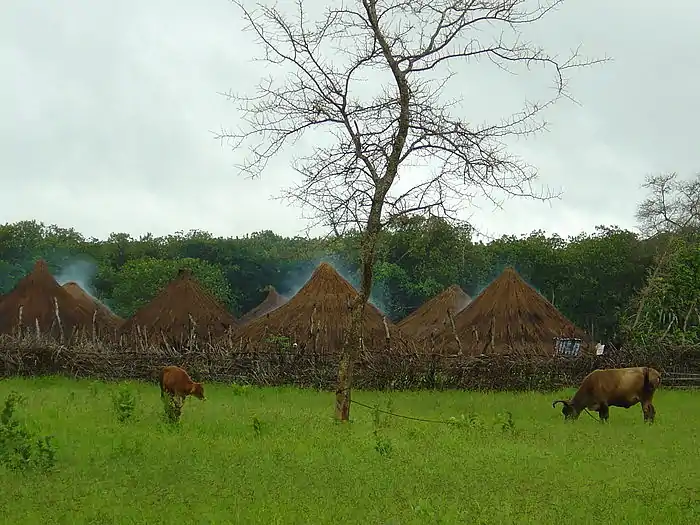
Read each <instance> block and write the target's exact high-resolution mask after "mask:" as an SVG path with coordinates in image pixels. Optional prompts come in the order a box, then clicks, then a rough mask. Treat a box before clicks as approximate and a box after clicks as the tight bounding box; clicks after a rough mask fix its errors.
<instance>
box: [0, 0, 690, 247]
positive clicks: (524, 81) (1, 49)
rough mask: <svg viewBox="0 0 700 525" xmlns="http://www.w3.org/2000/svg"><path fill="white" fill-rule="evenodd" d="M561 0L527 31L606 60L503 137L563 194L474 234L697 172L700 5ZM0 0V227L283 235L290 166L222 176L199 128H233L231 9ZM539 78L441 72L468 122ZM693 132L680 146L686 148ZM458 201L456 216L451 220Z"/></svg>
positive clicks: (294, 217)
mask: <svg viewBox="0 0 700 525" xmlns="http://www.w3.org/2000/svg"><path fill="white" fill-rule="evenodd" d="M643 4H644V2H641V3H640V2H639V1H636V2H634V1H632V0H618V1H616V2H604V1H603V0H590V1H588V2H574V1H573V0H571V1H569V2H567V3H565V5H564V6H563V7H562V8H561V9H560V10H559V12H557V13H555V14H554V15H552V17H551V18H550V19H549V20H548V21H547V20H545V21H544V22H543V23H542V24H540V25H539V26H537V28H533V30H532V31H531V32H530V33H531V34H529V36H530V37H531V38H532V39H534V40H537V41H540V42H542V43H543V44H545V45H546V46H547V47H548V48H552V49H555V50H560V51H561V52H566V51H567V50H568V49H569V48H571V47H575V46H576V45H578V44H579V43H581V42H583V43H584V47H583V50H584V52H586V53H590V54H593V55H603V54H605V53H608V54H609V55H612V56H613V57H614V59H615V61H614V62H611V63H609V64H606V65H603V66H597V67H595V68H592V69H588V70H582V71H580V72H577V73H576V74H575V75H574V79H573V81H572V84H571V88H572V91H573V93H574V95H575V96H576V97H577V98H578V99H579V100H580V101H581V102H582V104H583V105H582V107H577V106H574V105H572V104H566V103H562V104H560V105H559V106H558V107H556V108H555V109H554V110H552V111H551V112H549V113H548V115H547V117H548V120H551V121H552V127H551V129H552V131H551V132H549V133H546V134H543V135H540V136H539V137H538V138H537V139H534V140H529V141H527V142H525V143H517V144H515V145H514V148H515V150H516V151H518V152H521V153H523V155H525V156H526V158H527V160H528V161H530V162H531V163H532V164H534V165H535V166H537V167H538V168H539V169H540V172H541V178H542V182H544V183H546V184H548V185H550V186H552V187H553V188H554V189H563V190H564V191H565V194H564V198H563V200H562V201H557V202H554V203H552V204H551V206H550V205H546V204H538V203H530V202H523V201H510V202H507V203H506V204H505V210H503V211H497V212H494V211H492V209H491V207H489V205H488V204H485V203H481V204H482V205H483V206H482V208H481V209H476V210H475V211H474V210H472V211H473V212H474V213H473V218H474V220H475V222H476V224H477V226H478V227H479V228H480V229H482V230H485V231H486V232H489V233H491V234H496V233H504V232H512V233H520V232H527V231H530V230H532V229H533V228H544V229H546V230H549V231H559V232H560V233H562V234H564V235H566V234H573V233H577V232H579V231H581V230H583V229H587V230H590V229H592V227H593V226H594V225H596V224H600V223H617V224H620V225H622V226H627V227H633V226H634V219H633V214H634V208H635V205H636V202H637V201H638V200H639V199H640V198H641V197H642V194H641V191H640V190H639V185H640V183H641V182H642V178H643V176H644V175H645V174H646V173H650V172H657V171H664V170H678V171H680V172H681V173H690V172H693V171H695V170H696V169H697V167H698V166H697V157H696V155H695V147H694V142H695V141H694V137H695V135H696V133H695V130H694V125H693V119H692V116H693V115H694V114H695V113H697V110H698V102H697V98H696V95H695V94H694V91H695V89H694V87H695V86H696V85H697V79H696V78H695V77H696V73H695V71H700V68H698V67H697V66H698V65H700V64H698V60H699V59H698V58H697V57H696V55H695V54H694V50H695V49H697V44H698V37H697V36H695V35H697V32H696V30H695V26H696V25H697V24H696V21H697V20H698V18H699V16H700V6H697V5H696V4H695V3H690V2H689V1H682V2H674V3H672V4H669V5H668V6H666V8H665V11H664V13H663V17H662V18H661V19H660V18H659V14H658V12H657V11H656V10H653V9H650V8H648V9H645V8H642V6H643ZM106 6H107V4H100V3H95V2H88V1H86V0H66V1H64V2H61V3H47V2H39V1H38V0H30V1H24V2H12V3H11V4H10V5H9V6H6V7H4V8H3V16H2V17H0V66H1V67H2V70H3V72H4V75H3V77H4V79H6V81H5V82H3V83H2V84H0V104H2V106H3V110H2V114H3V118H2V119H0V163H1V164H0V170H1V171H0V173H2V175H1V177H2V182H3V188H4V190H5V191H4V194H5V195H4V197H5V198H4V199H3V206H2V209H0V222H5V221H14V220H20V219H26V218H37V219H40V220H43V221H45V222H50V223H59V224H61V225H63V226H75V227H76V228H77V229H79V230H80V231H83V232H84V233H86V234H88V235H95V236H99V237H106V235H108V233H109V232H110V231H129V232H132V233H134V234H142V233H145V232H147V231H151V232H153V233H155V234H165V233H168V232H172V231H175V230H181V229H184V230H187V229H190V228H199V229H205V230H209V231H211V232H213V233H214V234H221V235H236V234H239V235H240V234H245V233H247V232H251V231H254V230H260V229H272V230H275V231H276V232H278V233H282V234H296V233H298V232H299V231H300V230H301V229H302V228H303V227H304V223H303V222H300V220H299V216H300V213H299V212H298V211H297V210H294V209H291V208H288V207H286V206H284V205H283V204H282V203H279V202H273V201H270V199H269V197H270V195H274V194H277V193H278V192H279V189H280V188H281V187H282V186H286V185H288V184H289V183H290V177H294V176H295V175H294V173H293V172H292V170H291V169H290V167H289V165H288V161H289V158H288V157H282V158H280V159H278V160H277V161H276V162H275V163H274V165H272V166H271V169H270V170H269V171H268V172H267V173H266V174H265V175H264V176H263V178H262V179H260V180H253V181H251V180H247V179H244V178H242V177H240V176H237V175H236V173H235V171H234V169H233V167H232V165H233V164H234V163H235V162H236V161H238V160H240V159H239V157H238V155H237V154H236V153H234V152H231V151H229V150H228V149H227V148H225V147H224V148H221V147H220V146H219V144H218V143H217V142H215V141H214V140H213V139H212V136H211V135H210V133H209V130H214V129H218V128H219V127H220V126H234V125H235V124H236V115H235V113H234V112H233V108H232V107H231V106H230V105H229V104H228V103H227V102H226V101H225V100H224V99H223V98H222V97H221V96H219V95H217V93H216V92H217V91H227V90H228V89H230V88H234V89H237V88H240V87H247V88H252V86H253V84H254V81H255V80H256V78H257V77H258V76H259V75H260V74H261V73H262V72H263V71H264V70H263V69H261V67H260V66H259V65H258V64H254V63H252V62H251V61H250V56H251V54H253V53H256V52H257V49H258V48H257V47H256V46H255V44H254V42H253V38H252V35H251V34H250V33H243V32H242V27H243V22H242V20H241V18H240V16H239V12H238V11H237V8H236V6H235V5H233V4H232V3H231V2H228V1H225V0H221V1H213V0H210V1H208V2H198V3H195V2H186V1H185V0H176V1H172V2H167V3H166V2H163V1H161V2H136V1H134V0H129V1H126V2H121V3H118V4H114V5H111V4H110V7H109V8H107V7H106ZM548 80H549V77H547V76H542V75H541V74H538V73H533V74H529V75H526V76H523V77H516V78H509V77H508V76H506V75H503V74H501V73H500V72H498V71H497V70H494V68H493V67H492V66H489V67H484V66H480V65H477V66H469V67H467V68H464V69H463V70H462V71H460V75H459V76H458V81H457V84H455V83H453V86H452V89H454V90H459V91H460V92H461V93H462V94H463V95H464V96H465V98H467V100H468V101H469V102H470V105H469V106H467V107H466V108H465V112H466V116H468V117H469V118H473V119H476V120H479V119H483V118H487V117H490V118H493V117H498V116H502V115H504V114H505V113H508V112H509V111H512V110H517V109H519V107H520V104H521V102H522V101H523V99H524V98H525V97H526V96H529V95H532V94H538V93H542V90H543V86H547V85H548V84H547V81H548ZM691 142H692V143H691ZM468 213H470V212H469V210H465V216H467V214H468Z"/></svg>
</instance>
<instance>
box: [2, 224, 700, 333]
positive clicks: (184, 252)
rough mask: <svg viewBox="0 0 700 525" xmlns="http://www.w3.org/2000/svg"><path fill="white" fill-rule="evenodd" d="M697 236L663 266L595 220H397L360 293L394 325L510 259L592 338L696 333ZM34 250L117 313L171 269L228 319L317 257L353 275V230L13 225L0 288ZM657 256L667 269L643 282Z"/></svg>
mask: <svg viewBox="0 0 700 525" xmlns="http://www.w3.org/2000/svg"><path fill="white" fill-rule="evenodd" d="M699 237H700V235H698V234H696V235H695V236H693V235H686V236H684V237H683V238H684V239H686V240H685V241H683V242H685V247H684V248H682V249H680V248H679V250H678V253H677V254H675V255H674V256H673V257H672V258H671V259H670V260H669V261H665V262H664V261H662V257H660V256H661V254H662V253H663V252H664V249H665V246H666V238H665V237H664V236H663V235H654V236H651V237H647V238H641V237H640V236H639V235H637V234H636V233H634V232H632V231H627V230H622V229H620V228H616V227H603V226H600V227H598V228H596V230H595V231H594V232H591V233H587V234H581V235H577V236H575V237H571V238H568V239H565V238H562V237H559V236H558V235H545V234H544V233H543V232H541V231H535V232H532V233H531V234H529V235H523V236H514V235H507V236H502V237H501V238H498V239H494V240H492V241H489V242H487V243H484V242H477V241H475V240H474V238H473V235H472V231H471V230H470V229H469V228H468V227H465V226H462V225H453V224H450V223H448V222H446V221H444V220H441V219H437V218H424V217H405V218H403V219H402V220H401V221H397V222H396V223H394V224H392V225H391V226H390V227H389V228H388V229H387V230H385V231H384V232H383V233H382V236H381V242H380V245H379V247H378V256H377V261H376V264H375V267H374V271H375V281H374V288H373V292H372V298H371V299H372V302H373V303H374V304H375V305H376V306H377V307H378V308H380V310H382V311H383V312H384V313H385V314H387V315H388V316H389V318H390V319H391V320H393V321H395V322H398V321H399V320H400V319H402V318H404V317H405V316H406V315H407V314H409V313H410V312H412V311H413V310H415V309H416V308H418V307H419V306H420V305H422V304H423V303H424V302H426V301H427V300H429V299H430V298H431V297H433V296H434V295H435V294H437V293H439V292H441V291H442V290H444V289H445V288H447V287H448V286H450V285H453V284H457V285H459V286H460V287H461V288H462V289H463V290H464V291H465V292H466V293H467V294H469V295H470V296H471V297H472V298H475V297H476V296H477V295H478V293H479V292H481V291H482V290H483V289H484V288H485V287H486V286H487V285H488V284H489V283H490V282H491V281H492V280H493V279H495V278H496V277H497V276H498V275H499V274H500V273H501V271H502V270H503V269H504V268H505V267H506V266H508V265H512V266H515V268H516V270H517V271H518V272H519V273H520V275H521V276H522V277H523V278H524V279H525V280H526V281H527V282H528V283H529V284H531V285H532V286H534V287H535V289H537V290H538V291H539V292H540V293H541V294H542V295H543V296H545V297H546V298H547V299H548V300H549V301H551V302H553V303H554V305H555V306H556V307H557V308H558V309H559V310H560V311H561V312H562V313H563V314H564V315H566V316H567V317H568V318H569V319H571V321H573V322H574V323H575V324H576V325H577V326H579V327H580V328H582V329H584V330H586V331H587V332H589V333H591V334H592V336H593V337H594V338H595V339H597V340H600V341H603V342H607V341H610V340H618V339H619V338H620V336H621V335H622V334H623V332H624V334H626V336H627V337H628V338H632V340H634V341H641V340H642V339H643V340H644V341H647V340H649V339H652V340H653V339H654V338H656V339H658V338H659V337H661V335H663V334H664V332H666V328H667V327H668V326H669V323H670V325H671V326H670V328H669V329H668V332H667V333H666V334H665V335H663V339H664V340H671V341H679V342H682V341H691V340H697V339H696V338H697V335H696V332H697V328H696V327H697V324H698V318H697V316H696V315H694V314H693V313H692V312H693V310H692V309H691V306H692V302H693V297H694V296H697V295H698V294H699V293H700V290H699V289H698V283H697V250H698V249H699V246H700V244H699V242H698V238H699ZM693 239H694V240H693ZM674 253H675V251H674ZM40 257H41V258H45V259H46V260H47V262H48V263H49V269H50V270H51V272H53V273H54V275H59V274H60V272H61V271H62V270H65V268H67V267H69V266H70V265H71V263H72V262H74V261H75V260H76V259H80V260H91V261H95V266H96V267H95V268H94V270H95V276H94V279H93V280H92V282H91V283H90V285H91V287H92V288H93V290H94V292H95V294H96V295H97V296H98V297H99V298H100V299H102V300H104V302H105V303H106V304H107V305H108V306H109V307H110V308H112V309H113V310H114V311H115V313H117V314H119V315H121V316H129V315H130V314H132V313H134V312H135V311H136V310H137V309H138V308H139V307H140V306H143V305H144V304H146V303H147V302H148V301H150V300H151V299H152V298H153V297H154V296H155V295H156V294H157V293H158V292H159V291H160V290H161V289H162V288H163V287H164V286H165V284H166V283H167V282H168V281H169V280H171V279H172V278H173V277H175V275H176V274H177V270H178V269H179V268H182V267H187V268H190V269H191V270H192V272H193V274H194V276H195V277H196V278H197V280H198V281H200V282H201V283H202V284H203V285H204V287H205V289H207V290H208V291H209V292H211V293H212V294H213V295H214V296H215V297H216V298H217V299H219V301H221V302H222V303H224V304H225V305H226V306H227V307H228V308H229V309H230V310H231V311H232V312H233V313H234V314H235V315H236V316H240V315H242V314H243V313H245V312H247V311H249V310H250V309H252V308H254V307H255V306H257V305H258V304H259V303H260V302H261V301H263V300H264V299H265V297H266V295H267V291H266V287H267V286H268V285H272V286H274V287H275V288H276V289H277V291H278V292H279V293H281V294H283V295H286V294H293V293H295V292H296V291H298V290H299V289H300V288H301V286H302V285H303V284H304V283H305V281H306V279H308V277H309V276H310V275H311V273H312V272H313V270H314V269H315V268H316V266H317V265H318V264H319V262H320V261H322V260H325V261H330V262H331V263H332V264H333V266H334V268H335V269H336V270H338V271H339V272H340V273H341V275H342V276H343V277H345V278H347V279H348V280H349V281H350V282H351V283H352V284H353V285H355V286H356V285H357V283H358V282H359V279H358V277H359V276H358V273H357V272H358V260H359V237H358V235H357V233H356V232H350V233H349V234H347V235H345V236H342V237H334V238H331V239H320V238H317V239H309V238H302V237H294V238H288V237H281V236H279V235H276V234H274V233H273V232H270V231H264V232H256V233H253V234H251V235H248V236H245V237H241V238H215V237H213V236H212V235H210V234H208V233H206V232H201V231H196V230H194V231H190V232H176V233H175V234H172V235H168V236H164V237H154V236H150V235H147V236H143V237H141V238H138V239H135V238H133V237H131V236H129V235H128V234H124V233H114V234H112V235H110V237H109V238H108V239H107V240H106V241H95V240H89V239H85V238H84V237H83V236H82V235H81V234H80V233H78V232H76V231H75V230H72V229H65V228H59V227H57V226H45V225H44V224H42V223H39V222H36V221H22V222H18V223H14V224H5V225H2V226H0V294H3V293H7V292H8V291H10V290H11V289H12V287H13V286H14V285H15V284H16V283H17V282H18V281H19V279H20V278H21V277H22V276H24V275H25V273H26V272H28V271H29V270H30V269H31V268H32V266H33V264H34V261H35V260H36V259H38V258H40ZM657 262H660V263H661V264H663V265H665V266H668V268H666V269H664V270H663V271H661V270H660V273H657V274H656V278H654V279H651V278H650V276H651V275H654V271H655V269H656V263H657ZM669 265H670V266H669ZM645 288H648V290H647V292H648V293H647V296H648V297H649V298H650V299H649V301H648V302H647V304H645V306H644V308H643V310H644V315H643V318H644V322H643V323H642V324H640V323H637V325H636V326H635V330H636V331H638V332H639V335H640V337H637V336H636V335H635V333H632V332H630V331H629V328H630V323H629V322H628V321H629V319H630V315H632V314H634V317H633V318H632V319H633V324H634V318H636V312H637V310H638V309H639V304H640V300H641V298H642V296H641V295H639V296H638V293H639V292H640V290H643V289H645ZM696 309H697V305H696ZM688 311H691V315H690V316H688V321H687V323H686V319H685V318H686V314H687V312H688ZM621 316H622V318H624V323H623V325H624V326H622V325H621V324H620V319H621ZM671 319H674V321H673V322H671ZM683 326H686V327H687V328H686V330H685V331H684V330H683ZM637 327H639V329H638V328H637ZM686 331H687V332H688V333H684V332H686Z"/></svg>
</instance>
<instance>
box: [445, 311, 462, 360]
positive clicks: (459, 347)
mask: <svg viewBox="0 0 700 525" xmlns="http://www.w3.org/2000/svg"><path fill="white" fill-rule="evenodd" d="M447 318H448V319H449V321H450V327H451V328H452V335H453V336H454V338H455V341H457V355H462V341H461V340H460V339H459V335H458V334H457V328H456V327H455V319H454V316H453V315H452V309H451V308H448V309H447Z"/></svg>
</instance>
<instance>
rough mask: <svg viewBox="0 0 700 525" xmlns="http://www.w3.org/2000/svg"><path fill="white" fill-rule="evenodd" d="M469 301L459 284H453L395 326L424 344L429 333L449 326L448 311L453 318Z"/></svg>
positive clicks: (429, 336) (428, 337) (428, 339)
mask: <svg viewBox="0 0 700 525" xmlns="http://www.w3.org/2000/svg"><path fill="white" fill-rule="evenodd" d="M469 301H471V298H470V297H469V296H468V295H467V294H466V293H464V290H462V289H461V288H460V287H459V285H457V284H453V285H452V286H450V287H449V288H446V289H445V290H443V291H442V292H440V293H439V294H437V295H436V296H434V297H432V298H431V299H430V300H428V301H426V302H425V303H423V305H422V306H420V307H419V308H418V309H416V310H415V311H414V312H413V313H411V314H410V315H408V316H407V317H405V318H403V319H402V320H401V321H400V322H399V323H398V324H397V325H396V326H398V327H399V328H400V329H401V330H402V331H403V332H404V333H405V334H408V335H410V336H412V337H413V338H414V339H415V340H416V342H417V343H419V344H424V343H426V342H428V341H430V338H431V335H435V334H437V333H438V332H440V331H441V330H442V329H443V328H446V327H450V318H449V315H448V311H450V312H451V313H452V317H453V319H454V317H455V316H456V315H457V314H458V313H459V312H461V311H462V310H463V309H464V308H465V307H466V306H467V305H468V304H469ZM450 329H451V328H450Z"/></svg>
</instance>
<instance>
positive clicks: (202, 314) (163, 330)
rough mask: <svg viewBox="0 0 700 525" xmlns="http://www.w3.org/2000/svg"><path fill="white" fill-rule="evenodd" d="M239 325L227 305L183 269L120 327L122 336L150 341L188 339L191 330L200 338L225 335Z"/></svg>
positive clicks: (158, 342)
mask: <svg viewBox="0 0 700 525" xmlns="http://www.w3.org/2000/svg"><path fill="white" fill-rule="evenodd" d="M236 324H237V322H236V319H235V318H234V317H233V315H232V314H231V313H229V312H228V311H227V310H226V308H224V306H223V305H222V304H221V303H219V301H218V300H217V299H216V298H215V297H214V296H213V295H212V294H210V293H209V292H208V291H206V290H205V289H204V288H203V287H202V286H201V285H200V284H199V282H198V281H197V280H196V279H195V278H194V277H193V276H192V272H191V271H190V270H188V269H181V270H180V271H179V272H178V274H177V276H176V277H175V279H173V280H172V281H170V283H168V285H167V286H166V287H165V288H163V290H162V291H161V292H160V293H159V294H158V295H156V296H155V297H154V298H153V300H152V301H151V302H149V303H148V304H146V305H144V306H143V307H141V308H140V309H139V310H138V311H137V312H136V313H134V315H132V316H131V317H129V318H128V319H127V320H126V321H124V323H123V324H122V326H121V329H120V333H121V335H122V336H127V337H133V336H134V335H136V334H137V333H138V332H140V333H141V335H140V337H144V335H143V334H144V333H145V334H146V335H145V338H146V339H148V340H149V341H150V342H151V343H155V344H160V343H162V342H163V341H164V339H165V340H167V341H168V343H171V344H180V343H184V342H185V341H187V340H188V339H189V337H190V334H191V333H194V334H196V336H197V337H198V338H200V339H210V338H216V337H219V336H222V335H224V334H225V333H226V332H227V331H228V330H229V329H232V328H233V327H234V326H235V325H236Z"/></svg>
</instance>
